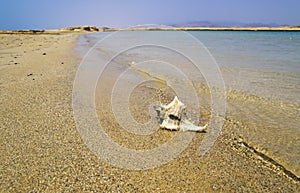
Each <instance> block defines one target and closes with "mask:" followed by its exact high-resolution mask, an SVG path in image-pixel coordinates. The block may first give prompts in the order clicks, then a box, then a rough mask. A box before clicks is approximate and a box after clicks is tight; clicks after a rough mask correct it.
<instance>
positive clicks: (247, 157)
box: [0, 34, 300, 192]
mask: <svg viewBox="0 0 300 193" xmlns="http://www.w3.org/2000/svg"><path fill="white" fill-rule="evenodd" d="M76 39H77V35H75V34H61V35H49V34H48V35H45V34H40V35H29V34H28V35H27V34H26V35H24V34H13V35H5V34H2V35H0V40H1V41H0V101H1V108H0V141H1V157H0V166H1V167H0V191H1V192H71V191H72V192H107V191H110V192H111V191H114V192H117V191H120V192H204V191H205V192H213V191H216V192H220V191H223V192H229V191H234V192H299V191H300V185H299V179H297V178H293V177H291V176H289V175H288V174H287V173H286V172H285V171H284V170H283V169H282V168H280V167H278V166H276V165H274V164H273V163H272V162H270V160H267V159H264V157H261V156H260V155H259V154H257V153H256V152H255V150H253V149H252V148H251V147H248V145H247V143H245V142H244V141H243V140H242V139H241V138H239V136H238V135H237V134H236V133H235V130H237V129H238V127H239V125H238V124H237V123H236V122H234V121H230V120H227V121H226V122H225V125H224V129H223V132H222V134H221V135H220V136H219V138H218V140H217V142H216V143H215V145H214V146H213V147H212V148H211V149H210V151H209V152H208V153H207V154H206V155H204V156H199V155H198V153H197V149H198V146H199V145H200V142H201V140H202V139H203V137H204V135H205V134H201V133H197V134H196V137H195V138H194V140H193V142H192V143H191V144H190V145H189V147H188V148H187V149H186V150H185V151H184V152H183V153H182V154H180V156H179V157H178V158H176V159H174V160H172V161H170V162H169V163H167V164H165V165H163V166H161V167H158V168H155V169H149V170H145V171H130V170H124V169H120V168H116V167H113V166H111V165H109V164H107V163H105V162H102V161H100V160H98V159H97V157H96V156H95V155H94V154H93V153H92V152H91V151H90V150H89V149H88V148H87V147H86V145H85V144H84V143H83V142H82V140H81V138H80V136H79V134H78V131H77V129H76V124H75V121H74V118H73V114H72V84H73V80H74V77H75V72H76V68H77V66H78V64H79V63H80V58H78V57H77V56H76V55H75V54H74V51H73V49H72V48H73V47H74V46H75V42H76ZM145 93H147V94H148V95H147V96H153V97H156V96H157V95H163V94H162V93H157V92H156V90H151V89H147V88H145V87H141V88H138V89H137V91H136V92H135V95H134V96H133V98H134V100H135V101H136V103H137V104H143V103H144V102H147V100H148V97H146V98H145V95H144V94H145ZM164 97H165V101H164V102H166V101H169V100H171V97H172V96H168V95H166V96H164ZM107 99H108V98H107ZM107 99H106V98H105V96H104V97H103V100H107ZM149 99H151V97H149ZM139 108H140V107H139V106H137V107H136V108H133V109H132V110H133V114H136V115H139V111H140V109H139ZM98 115H99V117H100V119H102V120H106V127H107V128H108V129H107V130H110V133H109V134H110V135H111V136H112V138H113V139H115V140H116V141H118V142H120V143H121V144H123V145H130V143H131V142H130V141H127V139H128V140H129V139H130V136H126V135H128V134H126V133H124V132H121V133H122V134H124V135H123V136H122V135H120V132H119V130H118V126H117V125H116V124H115V123H114V121H113V118H112V117H111V114H110V113H104V112H102V111H101V110H98ZM204 117H205V115H204ZM143 118H144V117H143V116H141V117H140V119H143ZM159 133H160V134H161V135H163V136H165V137H166V138H168V137H170V136H171V135H172V133H170V132H168V131H159ZM152 139H153V138H152ZM152 139H151V137H149V138H145V139H139V140H138V141H137V142H138V145H137V146H136V148H142V149H144V148H149V147H151V143H152ZM164 139H165V138H164V137H163V138H162V139H160V140H164ZM147 140H148V141H147ZM156 141H157V140H153V143H156Z"/></svg>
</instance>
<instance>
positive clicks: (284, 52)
mask: <svg viewBox="0 0 300 193" xmlns="http://www.w3.org/2000/svg"><path fill="white" fill-rule="evenodd" d="M182 33H187V34H185V35H188V36H189V35H192V37H193V38H194V39H193V40H192V41H191V39H189V38H182V37H184V36H181V35H178V34H182ZM111 35H115V34H113V33H94V34H85V35H82V36H81V37H80V38H79V41H78V47H77V50H78V51H79V53H80V54H81V56H82V57H83V56H84V53H86V52H87V51H88V50H89V49H90V48H91V47H92V46H94V45H96V47H95V50H96V52H95V53H94V58H92V59H91V58H89V59H88V60H91V65H92V69H93V65H95V66H94V67H95V69H96V68H97V67H98V65H103V68H104V66H105V65H106V64H107V63H106V62H107V61H108V60H110V59H111V58H113V60H111V61H110V63H111V64H112V65H111V66H112V69H113V70H114V72H120V73H122V72H123V71H124V70H126V68H124V69H121V70H120V69H118V66H117V65H116V66H114V65H113V63H118V64H122V65H124V66H135V65H136V64H138V63H143V62H144V61H148V63H147V62H146V63H144V65H141V66H140V70H142V71H143V72H145V73H147V74H148V75H151V76H153V77H156V78H158V79H160V80H166V81H169V80H173V82H175V83H174V84H175V85H176V84H177V85H183V84H184V81H185V79H186V78H187V77H188V78H189V79H191V80H192V81H196V82H197V81H199V82H202V83H204V84H205V83H206V80H213V79H214V77H215V76H216V74H215V71H210V70H206V69H213V68H212V67H211V65H212V61H211V60H210V59H209V58H206V56H205V55H203V52H205V51H206V49H207V50H208V51H209V52H210V54H211V55H212V56H213V58H214V60H215V62H216V64H217V66H218V67H219V69H220V72H221V74H222V77H223V80H224V84H225V87H226V90H227V93H228V96H231V99H230V100H228V101H227V103H228V104H227V114H226V115H227V116H229V117H231V118H233V119H234V120H235V121H238V122H242V123H243V126H244V127H245V128H247V129H241V130H240V131H239V132H241V135H243V136H245V137H247V138H249V139H250V140H251V142H253V143H256V144H257V145H258V146H259V147H261V148H262V149H264V151H266V152H269V153H267V154H268V156H271V157H272V156H273V157H272V158H273V159H274V160H275V161H277V162H279V163H280V164H282V165H283V166H284V167H286V168H287V169H288V170H290V171H292V172H293V173H295V174H297V175H298V176H299V175H300V128H299V124H300V116H299V115H300V86H299V85H300V84H299V83H300V33H299V32H241V31H235V32H230V31H227V32H226V31H192V32H168V31H165V32H156V31H147V32H143V31H127V32H126V31H124V32H121V33H119V34H118V35H117V36H115V38H111V39H109V41H105V40H107V39H106V38H108V37H110V36H111ZM112 37H113V36H112ZM143 38H145V39H147V41H146V42H148V44H147V45H146V46H145V45H144V46H140V47H133V48H129V49H126V50H122V49H121V48H123V47H124V44H126V43H129V44H131V43H132V42H137V43H139V42H138V41H139V40H141V39H143ZM124 39H125V40H126V41H124ZM101 40H102V41H101ZM197 41H200V42H201V43H202V44H203V46H204V48H201V49H199V42H197ZM153 42H154V43H153ZM96 43H98V44H96ZM151 43H153V44H155V45H152V44H151ZM165 43H168V45H169V46H170V47H172V46H174V47H177V48H178V49H179V50H181V51H183V52H184V51H186V52H188V53H189V54H191V55H200V56H203V57H202V58H203V60H201V61H196V62H199V63H201V65H200V67H201V70H204V71H201V72H199V71H198V70H197V69H196V68H195V65H193V62H191V61H189V60H188V58H187V57H185V56H187V55H188V54H186V55H184V54H182V55H180V54H178V52H176V50H172V49H169V48H166V47H160V46H157V45H159V44H165ZM201 43H200V44H201ZM125 47H126V45H125ZM201 52H202V53H201ZM200 58H201V57H200ZM149 61H150V63H151V65H150V63H149ZM163 62H166V63H168V64H170V65H173V66H175V67H176V68H177V69H179V71H180V72H183V74H185V76H183V75H182V74H181V73H179V71H178V70H177V71H176V70H175V71H174V70H173V71H172V70H169V66H168V65H165V64H164V63H163ZM194 62H195V61H194ZM203 72H204V73H203ZM91 73H96V72H91ZM128 77H129V79H131V81H133V82H134V80H135V78H134V75H132V74H131V76H128ZM128 77H127V78H128ZM217 86H218V85H217ZM125 89H126V88H125ZM190 91H191V90H188V89H186V90H185V92H186V93H190ZM235 93H239V94H235ZM188 97H189V96H187V98H188ZM183 100H184V101H187V100H186V99H183ZM187 102H188V101H187ZM190 102H191V101H190ZM191 103H192V102H191ZM188 105H192V104H188ZM200 105H201V104H200ZM264 153H265V152H264Z"/></svg>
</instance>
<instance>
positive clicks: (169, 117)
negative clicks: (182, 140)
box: [156, 96, 207, 132]
mask: <svg viewBox="0 0 300 193" xmlns="http://www.w3.org/2000/svg"><path fill="white" fill-rule="evenodd" d="M184 109H185V105H184V104H183V103H182V102H181V101H180V100H179V99H178V97H177V96H175V97H174V99H173V101H172V102H171V103H169V104H167V105H163V104H161V105H160V107H158V108H157V109H156V111H157V114H158V117H159V122H160V128H162V129H168V130H172V131H174V130H175V131H200V132H204V131H206V128H207V124H206V125H205V126H203V127H201V126H196V125H194V124H193V123H191V122H190V121H188V120H187V119H186V118H185V117H182V116H183V111H184Z"/></svg>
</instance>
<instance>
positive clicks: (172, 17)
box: [0, 0, 300, 29]
mask: <svg viewBox="0 0 300 193" xmlns="http://www.w3.org/2000/svg"><path fill="white" fill-rule="evenodd" d="M0 5H1V6H0V29H52V28H61V27H67V26H81V25H94V26H97V27H103V26H106V27H129V26H133V25H138V24H166V25H168V24H176V23H186V22H193V21H213V22H219V21H234V22H243V23H253V22H257V23H272V22H274V23H278V24H288V25H300V13H299V7H300V0H181V1H179V0H123V1H122V0H2V1H1V3H0Z"/></svg>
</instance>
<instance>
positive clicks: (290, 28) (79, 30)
mask: <svg viewBox="0 0 300 193" xmlns="http://www.w3.org/2000/svg"><path fill="white" fill-rule="evenodd" d="M115 31H253V32H255V31H263V32H268V31H269V32H300V26H282V27H128V28H108V27H95V26H76V27H66V28H61V29H49V30H0V34H54V35H59V34H66V33H91V32H115Z"/></svg>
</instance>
